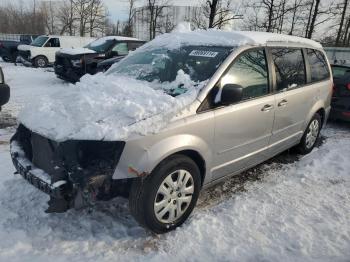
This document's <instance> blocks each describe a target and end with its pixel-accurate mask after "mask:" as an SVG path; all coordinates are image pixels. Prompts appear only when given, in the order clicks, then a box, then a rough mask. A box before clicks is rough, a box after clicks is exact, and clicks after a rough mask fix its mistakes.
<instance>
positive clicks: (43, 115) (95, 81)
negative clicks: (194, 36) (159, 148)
mask: <svg viewBox="0 0 350 262" xmlns="http://www.w3.org/2000/svg"><path fill="white" fill-rule="evenodd" d="M204 84H205V83H204V82H202V83H200V84H198V83H194V82H192V81H191V80H190V79H189V77H188V76H187V75H186V74H184V73H183V72H181V71H179V72H178V76H177V78H176V79H175V80H174V81H173V82H172V83H162V84H161V83H158V84H157V83H155V82H153V83H149V82H146V81H140V80H135V79H132V78H129V77H126V76H122V75H103V74H98V75H95V76H91V75H86V76H84V77H83V78H82V79H81V82H79V83H77V84H76V85H75V86H74V85H70V86H69V87H68V88H66V89H65V92H62V90H60V92H56V93H54V94H53V95H51V96H46V97H43V98H42V99H41V100H40V101H39V102H38V103H36V104H34V105H28V106H27V107H26V108H24V110H22V112H21V113H20V115H19V120H20V122H21V123H23V124H24V125H25V126H27V127H28V128H29V129H31V130H32V131H34V132H36V133H39V134H41V135H43V136H46V137H49V138H51V139H54V140H56V141H64V140H70V139H86V140H109V141H112V140H123V139H127V138H128V137H129V136H132V135H145V134H148V133H154V132H157V131H159V130H160V129H162V128H163V127H165V126H166V124H167V123H168V122H169V121H170V120H171V119H172V118H173V117H175V116H176V114H177V113H178V112H179V111H180V110H181V109H182V108H184V107H186V106H187V105H189V104H191V103H192V102H193V101H194V100H195V99H196V97H197V94H198V91H199V89H200V88H201V87H202V86H203V85H204ZM163 86H166V88H165V87H164V88H163ZM178 86H181V88H182V89H186V90H187V92H185V93H182V94H181V93H180V95H178V96H176V97H173V96H171V95H169V94H167V91H168V89H169V88H172V87H173V88H175V87H178Z"/></svg>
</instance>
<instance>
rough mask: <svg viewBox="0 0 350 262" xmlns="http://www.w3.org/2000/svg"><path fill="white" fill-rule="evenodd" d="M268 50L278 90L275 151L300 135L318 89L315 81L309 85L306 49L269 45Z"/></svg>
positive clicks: (271, 149) (273, 134) (274, 136)
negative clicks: (315, 86)
mask: <svg viewBox="0 0 350 262" xmlns="http://www.w3.org/2000/svg"><path fill="white" fill-rule="evenodd" d="M269 54H270V59H271V64H272V67H273V77H274V89H275V92H276V95H275V101H276V103H275V108H276V110H275V121H274V126H273V132H272V137H271V141H270V147H271V148H270V152H269V154H275V153H278V152H281V151H283V150H285V149H287V148H289V147H290V146H291V145H293V144H295V143H296V142H297V141H299V139H300V138H301V136H302V134H303V127H304V122H305V119H306V118H307V116H308V113H309V112H310V110H311V107H312V105H313V103H314V102H315V99H316V96H315V94H317V90H316V89H315V88H314V86H313V85H307V78H306V64H305V60H304V51H303V50H302V49H301V48H285V47H276V48H269Z"/></svg>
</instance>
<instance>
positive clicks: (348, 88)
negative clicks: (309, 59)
mask: <svg viewBox="0 0 350 262" xmlns="http://www.w3.org/2000/svg"><path fill="white" fill-rule="evenodd" d="M331 67H332V72H333V82H334V90H333V98H332V110H331V114H330V117H331V119H334V120H345V121H350V65H348V66H346V65H332V66H331Z"/></svg>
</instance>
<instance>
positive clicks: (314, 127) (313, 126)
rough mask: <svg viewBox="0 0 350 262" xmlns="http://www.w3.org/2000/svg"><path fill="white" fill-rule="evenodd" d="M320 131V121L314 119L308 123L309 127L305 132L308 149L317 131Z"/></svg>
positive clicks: (314, 140) (311, 145) (316, 135)
mask: <svg viewBox="0 0 350 262" xmlns="http://www.w3.org/2000/svg"><path fill="white" fill-rule="evenodd" d="M319 131H320V123H319V122H318V120H317V119H314V120H313V121H312V122H311V123H310V125H309V129H308V131H307V133H306V147H307V148H308V149H309V148H311V147H313V146H314V144H315V142H316V140H317V137H318V133H319Z"/></svg>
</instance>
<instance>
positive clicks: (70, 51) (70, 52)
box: [59, 47, 96, 55]
mask: <svg viewBox="0 0 350 262" xmlns="http://www.w3.org/2000/svg"><path fill="white" fill-rule="evenodd" d="M59 52H60V53H62V54H67V55H81V54H94V53H96V51H94V50H91V49H89V48H83V47H80V48H63V49H61V50H60V51H59Z"/></svg>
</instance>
